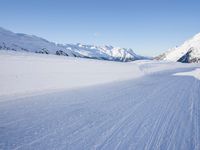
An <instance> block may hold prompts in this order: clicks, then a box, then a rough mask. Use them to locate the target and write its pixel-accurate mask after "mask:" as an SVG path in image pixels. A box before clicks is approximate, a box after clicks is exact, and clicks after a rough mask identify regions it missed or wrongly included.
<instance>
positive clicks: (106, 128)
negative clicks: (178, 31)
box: [0, 62, 200, 150]
mask: <svg viewBox="0 0 200 150" xmlns="http://www.w3.org/2000/svg"><path fill="white" fill-rule="evenodd" d="M129 65H130V64H129ZM132 65H138V67H139V68H140V70H141V71H143V72H144V73H145V75H142V76H141V77H138V78H133V79H129V80H127V81H120V82H115V83H107V84H102V85H91V86H90V87H79V88H76V89H67V90H65V91H63V90H62V91H57V92H55V91H54V92H53V93H46V94H39V95H29V96H25V97H17V98H14V97H13V96H11V99H9V97H0V149H3V150H10V149H12V150H27V149H41V150H44V149H59V150H62V149H64V150H66V149H70V150H71V149H77V150H79V149H85V150H88V149H101V150H104V149H106V150H110V149H122V150H123V149H130V150H132V149H139V150H140V149H142V150H143V149H144V150H155V149H159V150H177V149H181V150H190V149H194V150H199V149H200V115H199V113H200V112H199V111H200V80H198V79H197V78H195V77H193V76H187V74H186V75H185V76H184V72H191V71H192V70H195V69H197V68H198V65H197V66H195V65H182V64H174V65H173V64H170V65H169V64H165V63H160V64H159V63H157V64H156V63H155V62H154V63H153V62H152V63H150V62H138V63H133V64H132ZM164 66H165V67H164ZM163 68H165V69H163ZM166 68H167V69H166ZM122 71H123V70H122ZM174 74H181V76H175V75H174Z"/></svg>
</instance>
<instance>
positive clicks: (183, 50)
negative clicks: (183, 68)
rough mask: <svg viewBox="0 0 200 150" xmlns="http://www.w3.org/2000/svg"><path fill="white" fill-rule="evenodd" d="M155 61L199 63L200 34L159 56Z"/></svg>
mask: <svg viewBox="0 0 200 150" xmlns="http://www.w3.org/2000/svg"><path fill="white" fill-rule="evenodd" d="M156 59H159V60H169V61H179V62H185V63H198V62H200V33H199V34H197V35H195V36H194V37H193V38H191V39H189V40H187V41H186V42H184V43H183V44H182V45H181V46H179V47H175V48H172V49H170V50H168V51H167V52H165V53H163V54H161V55H160V56H158V57H156Z"/></svg>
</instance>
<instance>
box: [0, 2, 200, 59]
mask: <svg viewBox="0 0 200 150" xmlns="http://www.w3.org/2000/svg"><path fill="white" fill-rule="evenodd" d="M0 26H1V27H3V28H6V29H9V30H12V31H14V32H22V33H27V34H34V35H37V36H41V37H44V38H46V39H48V40H50V41H54V42H57V43H83V44H96V45H105V44H108V45H114V46H119V47H127V48H132V49H134V50H135V52H136V53H138V54H142V55H149V56H153V55H157V54H159V53H161V52H163V51H165V50H167V49H168V48H171V47H174V46H176V45H179V44H181V43H182V42H183V41H184V40H186V39H188V38H190V37H192V36H193V35H195V34H196V33H198V32H200V0H0Z"/></svg>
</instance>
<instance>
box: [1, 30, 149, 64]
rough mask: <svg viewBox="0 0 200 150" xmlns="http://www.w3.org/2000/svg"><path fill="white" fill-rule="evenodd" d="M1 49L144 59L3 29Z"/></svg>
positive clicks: (107, 48)
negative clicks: (57, 42) (58, 42)
mask: <svg viewBox="0 0 200 150" xmlns="http://www.w3.org/2000/svg"><path fill="white" fill-rule="evenodd" d="M1 49H3V50H13V51H26V52H34V53H44V54H56V55H65V56H72V57H83V58H92V59H103V60H113V61H134V60H139V59H144V58H145V57H142V56H139V55H136V54H135V53H134V51H133V50H132V49H126V48H116V47H113V46H94V45H82V44H65V45H64V44H55V43H53V42H49V41H47V40H45V39H43V38H40V37H37V36H34V35H27V34H22V33H13V32H11V31H8V30H5V29H3V28H0V50H1Z"/></svg>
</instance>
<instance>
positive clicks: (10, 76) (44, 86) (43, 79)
mask: <svg viewBox="0 0 200 150" xmlns="http://www.w3.org/2000/svg"><path fill="white" fill-rule="evenodd" d="M0 70H1V71H0V96H3V95H12V94H24V93H32V92H38V91H46V90H52V89H72V88H78V87H84V86H91V85H95V84H104V83H108V82H115V81H121V80H128V79H132V78H137V77H140V76H141V75H142V72H141V71H140V69H139V67H138V66H137V65H134V64H132V63H120V62H108V61H99V60H88V59H81V58H69V57H64V56H63V57H62V56H60V57H58V56H53V55H41V54H28V53H17V52H7V51H1V52H0Z"/></svg>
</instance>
